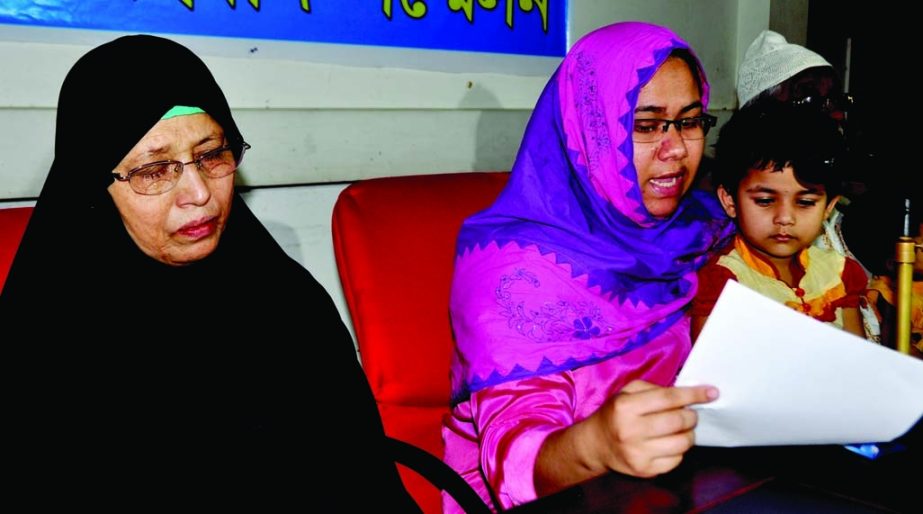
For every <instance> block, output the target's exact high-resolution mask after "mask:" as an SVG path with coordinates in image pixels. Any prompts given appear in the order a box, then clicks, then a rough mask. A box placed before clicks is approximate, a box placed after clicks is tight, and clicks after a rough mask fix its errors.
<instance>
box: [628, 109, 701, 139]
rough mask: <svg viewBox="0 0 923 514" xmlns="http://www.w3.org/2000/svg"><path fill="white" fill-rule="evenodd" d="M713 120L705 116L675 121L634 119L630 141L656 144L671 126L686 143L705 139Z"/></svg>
mask: <svg viewBox="0 0 923 514" xmlns="http://www.w3.org/2000/svg"><path fill="white" fill-rule="evenodd" d="M715 120H716V118H714V117H712V116H707V115H702V116H694V117H691V118H679V119H676V120H664V119H658V118H647V119H645V118H639V119H635V125H634V130H633V132H632V137H631V139H632V141H634V142H636V143H656V142H657V141H660V140H661V139H663V137H664V136H665V135H666V133H667V131H668V130H670V125H673V126H674V127H675V128H676V131H677V132H679V135H680V137H682V138H683V139H684V140H686V141H696V140H699V139H705V136H706V135H708V129H709V128H711V127H712V126H713V125H714V124H715Z"/></svg>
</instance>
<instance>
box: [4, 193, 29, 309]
mask: <svg viewBox="0 0 923 514" xmlns="http://www.w3.org/2000/svg"><path fill="white" fill-rule="evenodd" d="M30 216H32V207H12V208H9V209H0V291H3V284H5V283H6V276H7V275H8V274H9V272H10V265H12V264H13V256H15V255H16V250H17V249H18V248H19V242H20V241H21V240H22V234H23V233H24V232H25V231H26V225H27V224H28V223H29V217H30Z"/></svg>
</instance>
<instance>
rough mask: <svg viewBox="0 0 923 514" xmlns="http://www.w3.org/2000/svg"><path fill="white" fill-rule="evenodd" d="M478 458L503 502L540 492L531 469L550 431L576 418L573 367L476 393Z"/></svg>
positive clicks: (520, 500) (530, 497) (514, 502)
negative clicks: (566, 370) (570, 369)
mask: <svg viewBox="0 0 923 514" xmlns="http://www.w3.org/2000/svg"><path fill="white" fill-rule="evenodd" d="M471 407H472V414H473V418H474V423H475V425H476V427H477V430H478V433H479V434H480V448H479V452H480V455H479V456H478V460H479V462H480V465H481V469H482V470H483V472H484V474H485V478H486V480H487V483H488V485H489V486H490V488H491V489H492V490H493V491H495V492H496V495H497V498H498V499H499V501H500V503H501V504H502V506H503V508H507V507H511V506H513V505H519V504H521V503H525V502H528V501H531V500H534V499H535V498H536V493H535V485H534V483H533V474H534V468H535V461H536V459H537V458H538V451H539V449H540V448H541V447H542V444H543V443H544V442H545V438H546V437H548V435H549V434H551V433H552V432H555V431H557V430H560V429H562V428H565V427H568V426H570V425H572V424H573V423H574V417H575V416H574V412H575V387H574V383H573V381H572V380H571V372H561V373H555V374H551V375H544V376H541V377H531V378H526V379H522V380H517V381H513V382H507V383H504V384H500V385H497V386H493V387H490V388H487V389H485V390H482V391H479V392H477V393H474V394H472V396H471Z"/></svg>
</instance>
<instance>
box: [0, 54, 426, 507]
mask: <svg viewBox="0 0 923 514" xmlns="http://www.w3.org/2000/svg"><path fill="white" fill-rule="evenodd" d="M247 148H249V145H247V143H246V142H244V138H243V136H242V135H241V133H240V131H239V130H238V127H237V125H236V124H235V122H234V119H233V118H232V116H231V111H230V108H229V106H228V103H227V101H226V99H225V97H224V94H223V93H222V91H221V89H220V88H219V87H218V85H217V83H216V82H215V80H214V78H213V77H212V75H211V73H210V72H209V70H208V68H207V67H206V66H205V64H204V63H203V62H202V61H201V60H200V59H199V58H198V57H196V56H195V55H194V54H193V53H192V52H190V51H189V50H188V49H186V48H185V47H183V46H181V45H179V44H177V43H175V42H172V41H169V40H167V39H162V38H158V37H151V36H128V37H122V38H119V39H116V40H114V41H112V42H109V43H106V44H104V45H102V46H100V47H98V48H96V49H94V50H92V51H90V52H89V53H87V54H86V55H85V56H83V57H82V58H81V59H80V60H79V61H78V62H77V63H76V64H75V65H74V67H73V68H72V69H71V71H70V73H69V74H68V75H67V78H66V79H65V81H64V84H63V86H62V89H61V94H60V98H59V102H58V110H57V130H56V137H55V147H54V149H55V157H54V163H53V165H52V167H51V171H50V172H49V174H48V178H47V180H46V181H45V185H44V188H43V189H42V193H41V196H40V197H39V199H38V202H37V204H36V206H35V210H34V213H33V216H32V219H31V220H30V223H29V226H28V228H27V230H26V233H25V236H24V237H23V241H22V245H21V247H20V250H19V252H18V254H17V256H16V259H15V261H14V264H13V266H12V268H11V271H10V276H9V279H8V281H7V283H6V286H5V288H4V290H3V294H2V296H0V318H2V321H0V326H2V327H3V331H4V335H5V337H4V346H5V352H6V353H7V356H6V357H5V358H4V359H2V360H3V361H4V364H6V365H7V367H8V368H9V369H8V370H6V371H5V372H4V374H3V376H4V377H5V378H6V380H7V384H8V387H6V388H5V391H4V396H5V401H4V404H5V405H6V407H5V411H4V413H3V416H4V423H3V424H4V431H5V433H6V434H7V435H6V436H5V437H4V439H5V441H6V443H5V446H6V448H5V449H4V451H3V454H4V458H3V460H4V464H5V465H6V466H7V470H10V469H12V470H15V473H14V476H15V477H16V479H17V480H18V481H19V482H20V485H21V486H22V488H19V489H16V486H13V489H14V490H19V491H20V492H22V491H32V490H41V491H43V492H44V493H46V494H45V496H44V497H51V496H55V495H57V497H58V498H61V499H63V498H69V496H67V495H65V492H64V491H69V492H77V493H79V494H82V495H88V496H90V497H96V498H99V499H103V498H105V499H112V498H113V497H114V494H116V493H117V492H118V491H124V490H137V489H141V490H142V491H146V492H147V493H153V494H156V496H157V497H163V496H164V495H169V494H170V493H171V491H175V490H176V488H175V487H174V486H175V485H176V484H178V483H181V482H183V478H194V479H195V482H193V483H195V484H196V485H197V486H198V484H200V483H206V482H209V481H211V480H215V479H219V478H225V479H227V478H229V479H231V480H233V483H234V484H240V486H239V487H228V488H227V490H226V491H225V492H224V493H223V494H221V495H218V496H216V497H215V498H216V499H218V500H219V501H221V500H228V499H230V498H233V497H237V496H239V494H240V493H242V492H247V491H248V490H253V489H256V488H258V486H259V485H260V484H263V485H267V484H271V485H272V486H273V488H274V489H276V492H280V491H281V492H288V493H292V494H290V495H288V496H289V497H295V498H297V499H299V500H301V502H302V503H308V502H312V501H314V502H318V503H320V504H327V505H331V504H332V505H339V508H342V509H346V510H349V511H353V510H355V508H354V507H362V506H364V505H365V503H363V502H368V503H369V504H370V505H374V506H376V507H378V508H385V509H386V510H388V511H392V510H397V511H404V510H405V509H410V510H413V509H414V508H415V506H413V505H412V504H411V503H410V501H411V500H410V499H409V496H407V494H406V491H404V489H403V487H402V485H401V483H400V481H399V478H398V476H397V472H396V467H395V465H394V463H393V461H392V460H391V458H390V457H388V456H387V455H386V454H385V453H386V452H385V451H384V450H383V447H384V433H383V430H382V426H381V421H380V418H379V416H378V412H377V410H376V407H375V404H374V402H373V399H372V395H371V392H370V390H369V387H368V383H367V382H366V379H365V376H364V374H363V372H362V370H361V368H360V366H359V363H358V360H357V359H356V355H355V351H354V347H353V345H352V340H351V339H350V337H349V334H348V332H347V331H346V329H345V327H344V325H343V323H342V321H341V318H340V316H339V314H338V312H337V310H336V307H335V306H334V304H333V302H332V301H331V299H330V297H329V295H328V294H327V292H326V291H324V289H323V288H322V287H321V286H320V285H319V284H318V283H317V282H316V281H315V280H314V278H313V277H311V275H310V274H309V273H308V272H307V271H306V270H305V269H304V268H302V267H301V266H300V265H299V264H298V263H296V262H295V261H293V260H292V259H291V258H289V257H288V256H287V255H286V254H285V253H284V252H283V251H282V249H281V248H280V247H279V245H278V244H277V243H276V242H275V241H274V240H273V239H272V237H271V236H270V234H269V233H268V232H267V231H266V229H265V228H264V227H263V226H262V225H261V224H260V222H259V221H258V220H257V219H256V218H255V217H254V215H253V214H252V213H251V212H250V210H249V209H248V208H247V206H246V205H245V204H244V202H243V201H242V200H241V198H240V197H239V196H238V195H237V194H235V192H234V172H235V170H236V169H237V167H238V165H239V164H240V162H241V159H242V158H243V156H244V153H245V151H246V150H247ZM61 334H63V337H62V336H61ZM322 377H323V378H322ZM327 377H331V378H330V379H329V380H328V379H327ZM354 433H356V434H359V437H354V436H352V434H354ZM309 474H310V476H311V477H313V478H308V476H309ZM6 475H7V476H9V473H7V474H6ZM316 477H320V478H316ZM370 484H375V488H376V491H379V492H377V493H376V494H362V493H359V494H355V493H354V492H353V491H356V490H357V489H358V488H361V487H365V486H369V485H370ZM62 488H63V489H62ZM125 488H127V489H125ZM197 488H198V487H197ZM200 490H201V489H200ZM52 491H53V493H51V492H52ZM312 492H314V493H318V494H316V495H313V496H312V494H311V493H312ZM382 492H383V493H382ZM49 495H51V496H49ZM62 495H63V496H62ZM151 497H152V496H151V495H150V494H136V495H133V496H132V498H134V499H135V500H137V501H141V502H146V501H147V499H149V498H151ZM273 497H274V498H278V495H274V496H273ZM389 507H391V508H389Z"/></svg>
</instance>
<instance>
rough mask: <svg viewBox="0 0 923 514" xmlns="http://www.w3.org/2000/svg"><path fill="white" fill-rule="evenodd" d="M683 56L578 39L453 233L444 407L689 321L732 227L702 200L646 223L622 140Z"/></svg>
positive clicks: (701, 195)
mask: <svg viewBox="0 0 923 514" xmlns="http://www.w3.org/2000/svg"><path fill="white" fill-rule="evenodd" d="M681 49H686V50H688V51H689V52H690V53H691V50H689V46H688V45H687V44H686V43H685V42H684V41H683V40H682V39H680V38H679V37H678V36H677V35H676V34H674V33H673V32H671V31H670V30H669V29H666V28H664V27H659V26H656V25H652V24H648V23H640V22H624V23H616V24H614V25H610V26H607V27H603V28H601V29H598V30H596V31H594V32H592V33H590V34H588V35H587V36H585V37H584V38H582V39H581V40H580V41H578V42H577V44H575V45H574V47H573V48H572V49H571V51H570V52H569V53H568V55H567V57H565V59H564V61H563V62H562V64H561V65H560V67H559V68H558V70H557V71H556V72H555V74H554V76H552V78H551V80H550V81H549V82H548V84H547V86H546V87H545V90H544V92H543V93H542V96H541V98H540V99H539V100H538V103H537V104H536V107H535V110H534V111H533V114H532V118H531V120H530V121H529V125H528V127H527V129H526V134H525V137H524V139H523V142H522V146H521V148H520V150H519V154H518V156H517V158H516V162H515V164H514V166H513V170H512V174H511V177H510V181H509V183H508V185H507V187H506V188H505V189H504V190H503V192H502V193H501V195H500V197H499V198H498V199H497V201H496V202H495V203H494V204H493V205H492V206H491V207H489V208H488V209H486V210H484V211H482V212H480V213H477V214H475V215H474V216H472V217H470V218H468V219H467V220H466V221H465V223H464V224H463V226H462V229H461V232H460V234H459V238H458V245H457V257H456V264H455V275H454V278H453V284H452V293H451V300H450V311H451V316H452V325H453V329H454V332H455V337H456V342H457V345H456V351H455V354H454V357H453V363H452V370H451V374H452V390H453V391H452V393H453V402H456V403H457V402H459V401H463V400H465V399H466V398H467V397H468V395H469V394H470V393H471V392H472V391H477V390H479V389H482V388H485V387H489V386H491V385H495V384H499V383H503V382H506V381H510V380H516V379H520V378H525V377H530V376H539V375H544V374H548V373H554V372H559V371H563V370H569V369H575V368H578V367H580V366H585V365H588V364H593V363H598V362H602V361H604V360H607V359H610V358H614V357H617V356H619V355H623V354H625V353H627V352H629V351H635V350H638V349H640V348H642V347H644V346H645V345H646V344H647V343H648V342H650V341H652V340H654V339H656V338H657V337H658V336H660V335H661V334H663V333H664V332H665V331H666V330H667V329H668V328H669V327H671V326H673V325H674V324H675V323H677V322H678V321H680V320H684V319H685V316H684V314H685V309H686V307H687V305H688V304H689V302H690V300H691V298H692V296H693V295H694V294H695V292H696V287H697V281H696V270H697V269H698V268H699V267H701V265H702V264H703V263H704V261H705V260H706V259H707V253H708V251H709V249H711V248H715V247H720V244H721V242H722V241H723V240H725V239H726V238H727V237H728V236H729V235H730V234H731V233H732V231H733V227H732V225H731V224H730V223H729V220H728V219H727V217H726V216H725V215H724V213H723V211H722V210H721V209H720V207H719V206H718V204H717V202H716V201H715V200H714V198H713V197H712V195H711V194H709V193H706V192H703V191H691V192H690V193H688V194H687V195H686V197H685V198H684V199H683V201H682V202H681V203H680V206H679V208H678V209H677V210H676V212H674V213H673V214H672V215H671V216H670V217H668V218H655V217H653V216H651V214H650V213H648V211H647V209H646V208H645V207H644V204H643V201H642V197H641V191H640V188H639V185H638V180H637V171H636V170H635V167H634V163H633V151H634V146H633V143H632V140H631V134H632V128H633V124H634V108H635V105H636V103H637V98H638V94H639V92H640V90H641V88H642V87H643V86H644V85H645V84H646V83H647V82H648V81H649V80H650V79H651V77H653V75H654V73H655V72H656V71H657V69H658V67H659V66H660V65H661V64H662V63H663V62H664V61H665V60H666V59H667V57H669V56H670V54H671V52H673V51H674V50H681ZM698 73H699V77H700V79H701V84H702V103H703V105H706V106H707V102H708V84H707V81H706V80H705V75H704V72H703V71H702V69H701V65H699V66H698ZM684 343H685V344H686V345H688V344H689V342H688V339H687V340H686V341H684Z"/></svg>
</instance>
